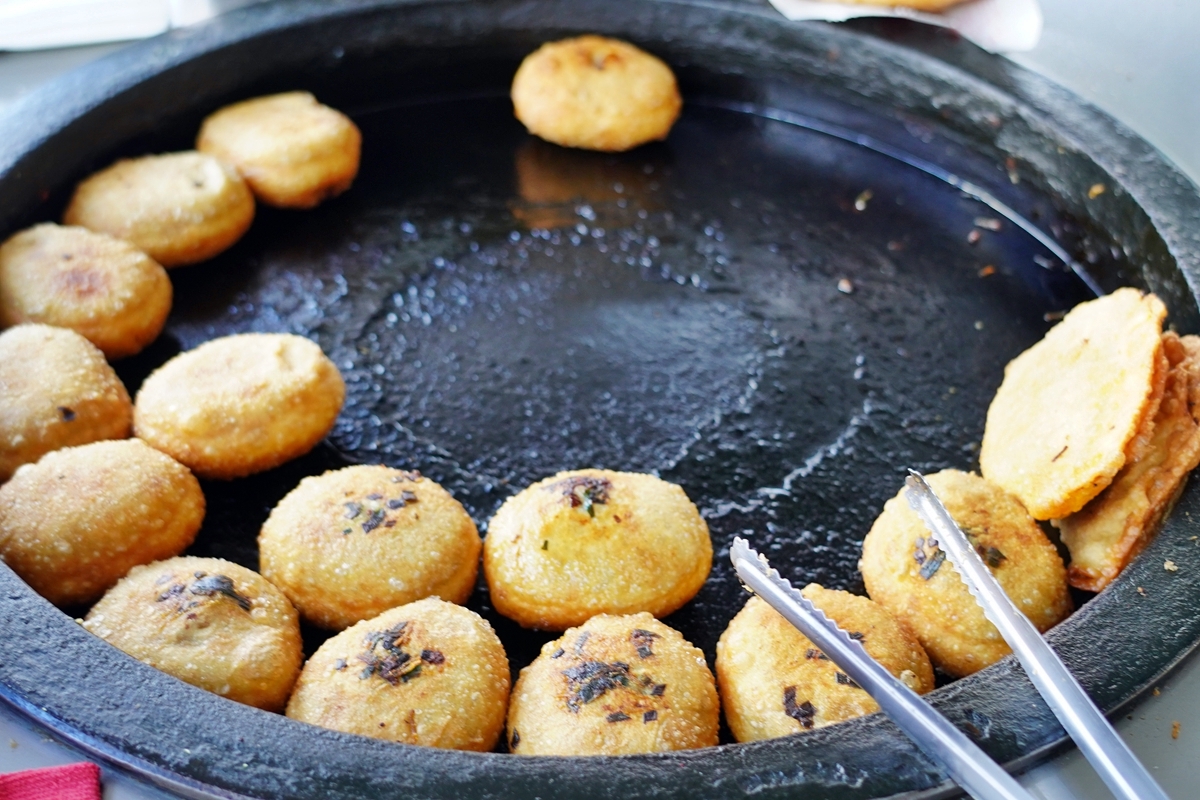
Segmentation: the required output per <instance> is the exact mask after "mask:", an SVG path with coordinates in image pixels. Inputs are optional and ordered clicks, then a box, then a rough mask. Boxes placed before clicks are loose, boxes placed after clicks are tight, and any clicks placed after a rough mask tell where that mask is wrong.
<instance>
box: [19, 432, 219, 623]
mask: <svg viewBox="0 0 1200 800" xmlns="http://www.w3.org/2000/svg"><path fill="white" fill-rule="evenodd" d="M203 520H204V494H203V493H202V492H201V491H200V483H199V482H198V481H197V480H196V479H195V477H193V476H192V473H190V472H188V470H187V468H186V467H184V466H183V465H182V464H179V463H178V462H176V461H175V460H173V459H172V458H170V457H169V456H166V455H164V454H162V453H160V452H158V451H157V450H155V449H154V448H152V447H149V446H147V445H146V444H145V443H144V442H141V441H139V440H137V439H122V440H120V441H112V442H95V443H93V444H86V445H83V446H81V447H69V448H66V449H64V450H56V451H55V452H53V453H48V454H46V455H45V456H43V457H42V459H41V460H40V461H38V462H37V463H36V464H28V465H26V466H24V467H22V468H21V469H19V470H17V473H16V474H15V475H13V478H12V480H10V481H9V482H8V483H6V484H4V485H3V486H0V558H3V559H4V561H5V563H6V564H8V566H10V567H12V570H13V572H15V573H17V574H18V575H20V576H21V578H22V579H23V580H24V581H25V582H26V583H28V584H29V585H30V586H31V587H33V590H34V591H36V592H37V593H38V594H40V595H41V596H42V597H45V598H46V599H47V600H49V601H50V602H51V603H54V604H56V605H60V606H69V605H75V604H78V603H90V602H91V601H93V600H95V599H96V598H97V597H99V596H100V595H102V594H104V592H105V591H106V590H107V589H108V588H109V587H110V586H112V585H113V584H114V583H116V582H117V581H118V580H120V579H121V578H122V577H124V576H125V573H127V572H129V570H130V569H131V568H132V567H135V566H137V565H139V564H149V563H150V562H151V561H158V560H160V559H164V558H170V557H171V556H175V555H178V554H179V553H181V552H183V550H184V549H185V548H186V547H187V546H188V545H190V544H191V543H192V540H193V539H195V538H196V532H197V531H198V530H200V523H201V522H202V521H203Z"/></svg>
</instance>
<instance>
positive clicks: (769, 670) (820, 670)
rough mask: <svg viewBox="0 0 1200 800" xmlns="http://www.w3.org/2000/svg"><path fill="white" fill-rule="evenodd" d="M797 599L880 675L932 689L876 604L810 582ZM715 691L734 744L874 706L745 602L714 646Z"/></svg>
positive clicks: (906, 640)
mask: <svg viewBox="0 0 1200 800" xmlns="http://www.w3.org/2000/svg"><path fill="white" fill-rule="evenodd" d="M802 594H803V595H804V596H805V597H806V598H808V600H810V601H811V602H812V604H813V605H815V606H816V607H817V608H819V609H821V611H823V612H825V615H826V616H827V617H829V618H830V619H831V620H833V621H834V622H835V623H837V625H838V627H839V628H841V629H842V630H844V631H846V632H847V633H848V634H849V635H850V636H851V637H852V638H854V639H858V640H859V641H860V642H861V643H862V646H863V647H864V648H865V649H866V651H867V653H869V654H870V656H871V657H872V658H874V659H875V660H876V661H878V662H879V663H880V664H881V665H882V666H883V667H884V669H886V670H887V671H888V672H890V673H892V674H893V675H895V676H896V677H897V678H899V679H900V680H901V681H903V682H904V684H905V685H906V686H908V688H910V689H912V690H913V691H915V692H917V693H918V694H925V693H926V692H929V691H932V690H933V688H934V680H933V667H932V665H930V663H929V656H927V655H926V654H925V650H924V649H923V648H922V647H921V644H920V642H918V641H917V638H916V637H915V636H913V634H912V633H911V632H910V631H909V630H908V629H907V628H906V627H905V626H904V625H902V624H901V623H900V622H898V621H897V620H896V618H895V617H893V616H892V615H891V614H889V613H888V611H887V610H886V609H885V608H884V607H883V606H881V605H879V604H878V603H875V602H873V601H871V600H868V599H867V598H865V597H857V596H855V595H852V594H850V593H849V592H842V591H837V590H834V589H825V588H824V587H822V586H819V585H817V584H815V583H812V584H809V585H808V586H806V587H805V588H804V590H803V591H802ZM717 685H718V686H719V687H720V690H721V702H722V705H723V706H724V708H725V720H726V721H727V722H728V723H729V729H730V730H731V731H732V732H733V735H734V738H736V739H737V740H738V741H739V742H752V741H756V740H758V739H772V738H775V737H777V736H787V735H788V734H791V733H798V732H800V731H806V730H812V729H813V728H821V727H824V726H825V725H832V724H834V723H836V722H842V721H844V720H847V719H853V718H854V717H860V716H863V715H864V714H871V713H874V712H876V711H878V710H879V704H878V703H876V702H875V700H874V699H872V698H871V696H870V695H869V694H867V693H866V692H865V691H864V690H863V689H862V688H861V687H860V686H859V685H858V684H856V683H855V682H854V681H852V680H850V678H849V677H848V676H847V675H846V674H845V673H843V672H841V671H840V670H839V669H838V668H837V665H835V664H834V663H833V662H832V661H830V660H829V659H828V658H827V657H826V656H825V654H824V653H822V652H821V651H820V650H819V649H817V648H816V647H814V646H813V643H812V642H810V641H809V640H808V639H807V638H806V637H805V636H804V634H802V633H800V631H798V630H796V628H795V626H793V625H792V624H791V623H790V622H788V621H787V620H785V619H784V618H783V617H782V616H780V615H779V612H777V611H776V610H775V609H773V608H771V607H770V606H769V605H767V604H766V603H765V602H764V601H763V600H762V599H761V598H759V597H751V598H750V599H749V601H747V603H746V605H745V606H743V607H742V610H741V611H739V612H738V614H737V616H735V617H734V618H733V619H732V620H731V621H730V623H729V626H728V627H727V628H726V629H725V632H724V633H722V634H721V639H720V641H719V642H717Z"/></svg>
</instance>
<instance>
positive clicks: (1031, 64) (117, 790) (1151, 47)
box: [0, 0, 1200, 800]
mask: <svg viewBox="0 0 1200 800" xmlns="http://www.w3.org/2000/svg"><path fill="white" fill-rule="evenodd" d="M1041 2H1042V6H1043V9H1044V12H1045V17H1046V28H1045V33H1044V35H1043V37H1042V41H1041V43H1040V44H1039V45H1038V47H1037V49H1035V50H1033V51H1032V52H1029V53H1024V54H1021V55H1018V56H1014V60H1015V61H1017V62H1018V63H1020V64H1022V65H1023V66H1026V67H1028V68H1030V69H1033V70H1035V71H1037V72H1040V73H1041V74H1043V75H1046V76H1047V77H1049V78H1052V79H1053V80H1055V81H1057V82H1059V83H1061V84H1063V85H1064V86H1066V87H1068V88H1069V89H1071V90H1073V91H1074V92H1076V93H1077V94H1079V95H1080V96H1082V97H1083V98H1085V99H1086V100H1089V101H1091V102H1093V103H1095V104H1096V105H1098V106H1100V107H1101V108H1103V109H1104V110H1106V111H1108V112H1109V113H1110V114H1112V115H1113V116H1115V117H1116V118H1117V119H1119V120H1121V121H1122V122H1124V123H1125V124H1126V125H1128V126H1129V127H1131V128H1132V129H1133V130H1135V131H1137V132H1138V133H1139V134H1141V135H1142V136H1143V137H1145V138H1146V139H1147V140H1149V141H1150V142H1151V143H1152V144H1154V145H1155V146H1157V147H1158V148H1159V149H1160V150H1161V151H1162V152H1163V153H1165V154H1166V155H1167V157H1168V158H1170V159H1171V160H1172V161H1174V162H1175V164H1176V165H1178V166H1179V167H1180V168H1181V169H1182V170H1183V171H1184V172H1185V173H1187V174H1188V175H1189V176H1190V177H1191V178H1192V180H1193V181H1197V182H1198V183H1200V2H1198V0H1041ZM117 47H119V45H96V46H91V47H80V48H70V49H63V50H52V51H42V52H33V53H0V109H3V108H4V107H5V106H7V105H9V104H10V103H12V102H13V101H14V100H15V99H16V98H18V97H20V96H21V95H23V94H25V93H27V92H30V91H32V90H34V89H36V88H37V87H38V86H40V85H42V84H44V83H46V82H47V81H49V80H50V79H52V78H54V77H55V76H56V75H58V74H60V73H62V72H65V71H67V70H69V69H72V68H74V67H76V66H79V65H81V64H85V63H87V62H89V61H92V60H94V59H96V58H99V57H100V56H102V55H105V54H107V53H109V52H111V51H112V50H114V49H116V48H117ZM1197 602H1200V598H1197ZM1156 691H1157V694H1155V695H1151V696H1147V697H1146V698H1144V699H1143V700H1142V701H1140V702H1139V703H1138V704H1136V705H1135V707H1134V708H1133V709H1131V710H1129V711H1127V712H1126V713H1125V714H1123V715H1121V717H1120V718H1119V719H1118V720H1117V728H1118V730H1119V731H1120V732H1121V735H1122V736H1123V737H1124V738H1125V739H1126V741H1128V742H1129V744H1130V746H1131V747H1132V748H1133V751H1134V752H1135V753H1136V754H1137V755H1138V757H1139V758H1141V759H1142V761H1143V763H1145V764H1146V766H1147V767H1148V768H1149V769H1150V770H1151V771H1152V773H1153V774H1154V775H1155V777H1156V778H1157V779H1158V780H1159V782H1160V783H1161V784H1162V786H1163V788H1164V789H1165V790H1166V792H1167V793H1168V794H1169V795H1170V796H1171V797H1172V798H1174V800H1191V798H1196V797H1200V766H1198V763H1200V657H1193V658H1191V659H1189V661H1188V662H1187V663H1185V664H1184V665H1183V666H1182V667H1181V668H1179V669H1177V670H1176V671H1175V672H1174V673H1173V674H1172V675H1170V676H1169V677H1168V678H1167V679H1166V680H1164V681H1163V682H1162V683H1161V685H1160V686H1159V687H1158V689H1157V690H1156ZM1177 721H1178V722H1180V723H1181V724H1180V730H1179V736H1178V738H1177V739H1176V738H1173V737H1172V735H1171V734H1172V727H1173V725H1174V723H1175V722H1177ZM6 742H7V744H6ZM81 758H82V756H81V755H80V754H79V753H78V752H77V751H75V750H73V749H72V748H70V747H67V746H64V745H62V744H60V743H58V742H57V741H55V740H53V739H52V738H50V737H49V736H47V735H46V734H45V733H44V732H42V731H41V730H39V729H36V728H34V727H32V726H30V725H29V724H28V723H27V722H26V721H25V720H24V719H22V718H19V717H18V716H16V715H14V714H13V713H12V712H11V711H10V710H8V708H7V707H5V706H3V705H2V704H0V772H8V771H12V770H17V769H28V768H32V767H42V766H51V765H55V764H67V763H71V762H73V761H79V760H81ZM103 783H104V797H105V798H107V799H108V800H163V799H164V798H168V797H170V796H171V795H168V794H167V793H165V792H162V791H161V790H158V789H156V788H153V787H150V786H148V785H146V784H144V783H142V782H141V781H139V780H137V779H134V778H131V777H129V776H127V775H124V774H118V773H116V772H113V771H106V772H105V774H104V780H103ZM1021 783H1022V784H1024V785H1025V786H1026V787H1027V788H1028V789H1029V790H1030V792H1031V793H1032V794H1033V795H1034V796H1035V797H1038V798H1041V800H1109V798H1111V797H1112V795H1111V794H1110V793H1109V792H1108V790H1107V789H1106V788H1105V787H1104V786H1103V784H1102V783H1101V782H1100V781H1099V779H1098V778H1097V777H1096V776H1095V774H1094V773H1093V772H1092V770H1091V768H1090V767H1089V766H1088V765H1087V762H1086V761H1084V759H1083V758H1082V756H1080V755H1079V753H1078V751H1075V750H1071V751H1069V752H1067V753H1064V754H1062V755H1060V756H1058V757H1057V758H1055V759H1053V760H1051V761H1049V762H1047V763H1046V764H1043V765H1042V766H1039V767H1036V768H1034V769H1032V770H1030V771H1029V772H1027V773H1025V774H1024V775H1022V776H1021Z"/></svg>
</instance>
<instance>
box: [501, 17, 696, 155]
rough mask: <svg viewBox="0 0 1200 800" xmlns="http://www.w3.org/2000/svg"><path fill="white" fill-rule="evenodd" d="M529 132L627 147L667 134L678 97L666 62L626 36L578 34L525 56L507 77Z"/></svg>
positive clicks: (592, 146)
mask: <svg viewBox="0 0 1200 800" xmlns="http://www.w3.org/2000/svg"><path fill="white" fill-rule="evenodd" d="M512 101H513V108H514V109H515V111H516V115H517V119H519V120H520V121H521V122H522V123H524V124H525V127H526V128H528V129H529V132H530V133H532V134H534V135H536V136H540V137H542V138H543V139H546V140H547V141H551V142H554V143H555V144H560V145H563V146H565V147H582V148H584V149H587V150H606V151H620V150H629V149H631V148H634V147H637V146H638V145H640V144H645V143H646V142H652V141H656V140H659V139H665V138H667V134H668V133H669V132H670V130H671V126H672V125H674V124H675V120H676V119H678V117H679V110H680V109H681V108H682V106H683V101H682V99H681V98H680V96H679V87H678V86H677V85H676V83H675V75H674V73H672V72H671V68H670V67H668V66H667V65H666V64H664V63H663V62H662V61H661V60H659V59H658V58H655V57H654V56H652V55H650V54H649V53H647V52H645V51H644V50H641V49H639V48H637V47H634V46H633V45H631V44H629V43H628V42H623V41H620V40H618V39H607V38H605V37H602V36H591V35H589V36H577V37H575V38H572V39H563V40H561V41H557V42H547V43H546V44H544V45H542V46H541V47H540V48H538V49H537V50H535V51H534V52H533V53H531V54H530V55H528V56H527V57H526V58H525V60H524V61H523V62H521V66H520V68H518V69H517V74H516V76H515V77H513V83H512Z"/></svg>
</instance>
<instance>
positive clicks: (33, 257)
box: [0, 223, 171, 359]
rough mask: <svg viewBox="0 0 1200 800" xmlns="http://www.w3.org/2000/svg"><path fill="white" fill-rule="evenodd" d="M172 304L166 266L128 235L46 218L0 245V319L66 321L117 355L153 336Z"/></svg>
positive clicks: (111, 355)
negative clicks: (120, 236) (126, 237)
mask: <svg viewBox="0 0 1200 800" xmlns="http://www.w3.org/2000/svg"><path fill="white" fill-rule="evenodd" d="M170 311H171V280H170V278H168V277H167V272H166V270H164V269H163V268H162V267H161V266H160V265H159V264H157V263H156V262H155V261H154V259H152V258H150V257H149V256H148V255H146V254H145V253H143V252H142V251H141V250H138V249H137V248H136V247H134V246H133V245H131V244H130V243H129V242H126V241H122V240H121V239H114V238H113V237H111V236H108V235H106V234H103V233H94V232H92V231H89V230H87V229H86V228H73V227H61V226H58V225H54V224H51V223H46V224H43V225H35V226H34V227H32V228H28V229H26V230H23V231H21V232H20V233H17V234H14V235H13V236H11V237H9V239H8V241H6V242H4V244H3V245H0V326H9V325H18V324H20V323H22V322H40V323H43V324H46V325H55V326H57V327H60V328H70V329H71V330H73V331H75V332H76V333H79V334H82V335H83V336H84V337H85V338H87V340H88V341H90V342H91V343H92V344H94V345H96V347H98V348H100V350H101V352H103V353H104V355H105V356H106V357H107V358H110V359H115V358H123V357H124V356H130V355H133V354H134V353H136V352H138V351H140V350H141V349H142V348H143V347H145V346H146V345H148V344H150V342H152V341H154V339H155V337H157V336H158V334H159V331H161V330H162V327H163V323H165V322H166V321H167V314H168V313H170Z"/></svg>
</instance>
